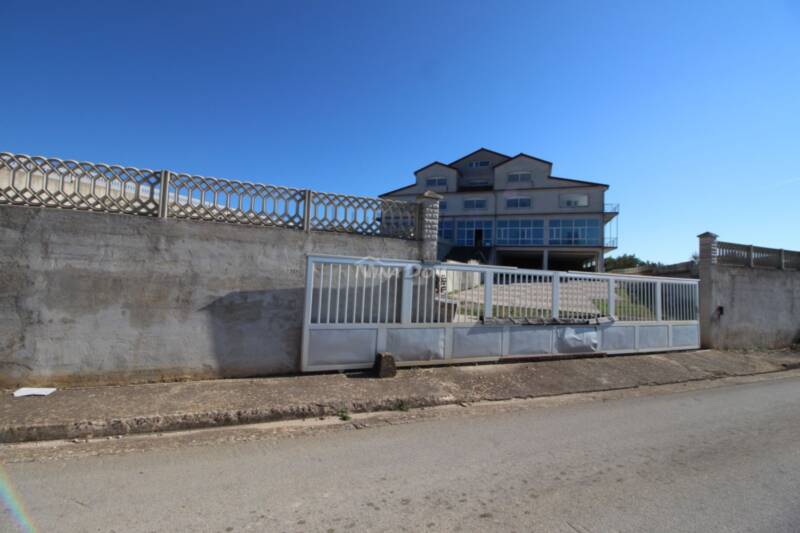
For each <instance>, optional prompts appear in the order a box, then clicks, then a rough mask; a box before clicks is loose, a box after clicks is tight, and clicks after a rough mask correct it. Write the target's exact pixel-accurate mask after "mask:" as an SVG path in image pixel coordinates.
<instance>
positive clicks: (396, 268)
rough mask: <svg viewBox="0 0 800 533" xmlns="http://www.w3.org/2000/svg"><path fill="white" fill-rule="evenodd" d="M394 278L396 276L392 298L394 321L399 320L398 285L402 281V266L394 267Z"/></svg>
mask: <svg viewBox="0 0 800 533" xmlns="http://www.w3.org/2000/svg"><path fill="white" fill-rule="evenodd" d="M392 278H394V282H393V283H392V292H393V293H394V294H393V296H394V298H392V323H396V322H397V286H398V284H399V283H400V268H399V267H394V270H393V271H392Z"/></svg>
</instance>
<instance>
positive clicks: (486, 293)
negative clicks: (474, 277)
mask: <svg viewBox="0 0 800 533" xmlns="http://www.w3.org/2000/svg"><path fill="white" fill-rule="evenodd" d="M483 276H484V278H483V317H484V318H485V319H486V318H492V298H493V296H492V289H493V288H494V273H493V272H491V271H490V270H486V271H484V274H483Z"/></svg>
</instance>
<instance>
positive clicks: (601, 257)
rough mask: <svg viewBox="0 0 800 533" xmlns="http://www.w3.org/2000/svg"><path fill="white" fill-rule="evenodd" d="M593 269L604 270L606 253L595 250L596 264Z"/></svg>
mask: <svg viewBox="0 0 800 533" xmlns="http://www.w3.org/2000/svg"><path fill="white" fill-rule="evenodd" d="M595 271H597V272H605V271H606V254H605V252H597V264H596V266H595Z"/></svg>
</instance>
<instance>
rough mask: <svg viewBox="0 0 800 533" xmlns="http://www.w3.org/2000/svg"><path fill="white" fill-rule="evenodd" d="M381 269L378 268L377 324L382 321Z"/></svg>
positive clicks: (380, 267)
mask: <svg viewBox="0 0 800 533" xmlns="http://www.w3.org/2000/svg"><path fill="white" fill-rule="evenodd" d="M382 294H383V267H382V266H379V267H378V317H377V318H378V323H381V322H382V321H383V298H382V297H381V296H382Z"/></svg>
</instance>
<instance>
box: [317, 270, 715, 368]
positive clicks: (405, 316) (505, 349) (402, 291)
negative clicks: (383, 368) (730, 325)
mask: <svg viewBox="0 0 800 533" xmlns="http://www.w3.org/2000/svg"><path fill="white" fill-rule="evenodd" d="M698 312H699V297H698V282H697V280H693V279H679V278H653V277H646V276H630V275H625V276H619V275H609V274H594V273H585V272H554V271H545V270H525V269H516V268H506V267H495V266H485V265H464V264H455V263H436V264H422V263H420V262H418V261H401V260H384V259H371V258H354V257H338V256H310V257H309V258H308V266H307V270H306V298H305V313H304V320H303V342H302V354H301V367H302V370H303V371H304V372H308V371H319V370H346V369H356V368H368V367H371V366H372V364H373V361H374V358H375V355H376V353H377V352H379V351H388V352H391V353H392V354H393V355H394V356H395V359H396V360H397V362H398V364H399V365H401V366H404V365H418V364H442V363H447V362H464V361H496V360H500V359H513V358H520V357H526V358H527V357H536V356H546V355H553V354H579V353H580V354H582V353H597V352H598V351H602V352H605V353H609V354H621V353H635V352H644V351H648V352H655V351H668V350H686V349H696V348H699V339H700V335H699V329H700V328H699V322H698Z"/></svg>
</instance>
